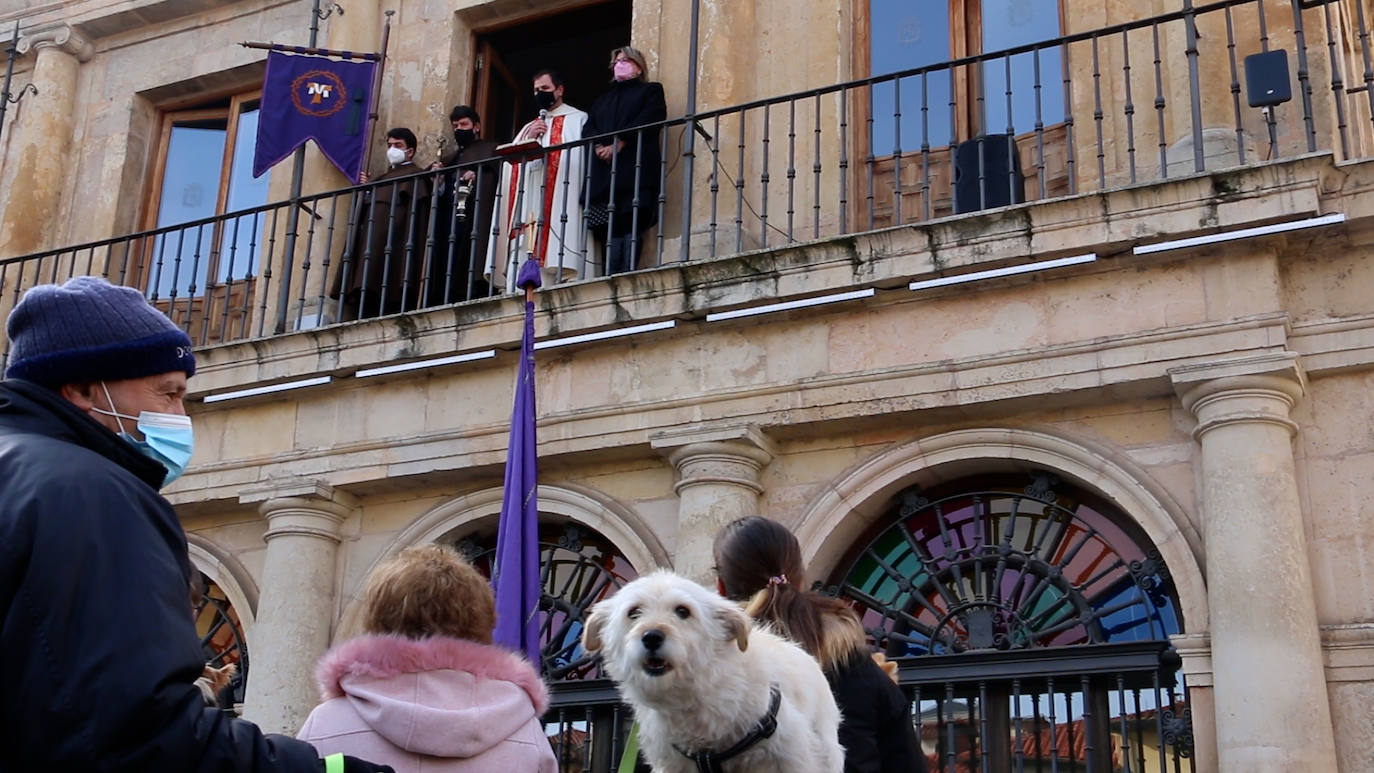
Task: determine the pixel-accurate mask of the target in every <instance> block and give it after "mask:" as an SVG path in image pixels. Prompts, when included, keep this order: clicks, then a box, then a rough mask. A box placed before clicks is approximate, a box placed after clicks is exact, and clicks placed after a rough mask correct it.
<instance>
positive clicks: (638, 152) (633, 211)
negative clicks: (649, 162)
mask: <svg viewBox="0 0 1374 773" xmlns="http://www.w3.org/2000/svg"><path fill="white" fill-rule="evenodd" d="M643 159H644V130H643V129H638V130H637V133H636V135H635V178H634V196H633V197H632V198H631V199H630V254H629V256H628V263H627V267H628V269H629V270H630V271H634V270H635V269H637V268H639V261H638V257H639V207H640V201H639V181H640V169H641V167H642V166H643ZM563 211H564V213H565V214H564V216H563V222H564V224H565V225H566V224H567V221H568V217H567V214H566V213H567V197H566V196H564V209H563ZM684 225H685V226H686V227H687V228H688V229H689V230H690V229H691V224H690V223H686V224H684ZM690 257H691V255H690V253H689V254H688V258H690Z"/></svg>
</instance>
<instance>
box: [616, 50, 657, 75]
mask: <svg viewBox="0 0 1374 773" xmlns="http://www.w3.org/2000/svg"><path fill="white" fill-rule="evenodd" d="M621 54H624V55H625V58H626V59H629V60H630V61H631V62H634V63H635V64H636V65H637V66H638V67H639V79H640V80H648V78H649V65H647V64H645V62H644V54H641V53H640V52H639V49H637V48H635V47H634V46H621V47H620V48H617V49H615V50H614V51H612V52H611V65H610V66H611V67H614V66H615V60H616V59H617V58H618V57H619V56H620V55H621Z"/></svg>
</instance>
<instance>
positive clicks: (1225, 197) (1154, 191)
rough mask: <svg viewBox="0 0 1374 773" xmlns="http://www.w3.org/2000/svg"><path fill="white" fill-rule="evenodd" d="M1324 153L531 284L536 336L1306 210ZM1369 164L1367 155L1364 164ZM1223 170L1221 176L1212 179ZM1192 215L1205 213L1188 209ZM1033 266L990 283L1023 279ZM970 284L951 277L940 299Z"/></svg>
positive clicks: (249, 359) (485, 331)
mask: <svg viewBox="0 0 1374 773" xmlns="http://www.w3.org/2000/svg"><path fill="white" fill-rule="evenodd" d="M1330 166H1331V160H1330V157H1329V156H1326V155H1320V156H1309V157H1304V158H1299V159H1296V160H1290V161H1285V162H1277V163H1274V164H1268V165H1262V166H1257V167H1252V168H1247V169H1242V170H1236V171H1234V172H1229V173H1217V174H1211V175H1199V176H1194V177H1189V178H1183V179H1180V180H1171V181H1168V182H1164V183H1159V184H1154V185H1145V186H1136V187H1133V188H1128V189H1118V190H1114V191H1108V192H1102V193H1093V194H1085V195H1082V196H1076V197H1072V198H1064V199H1056V200H1051V201H1045V202H1036V203H1031V204H1025V205H1021V206H1018V207H1012V208H1009V209H1006V210H1002V211H997V212H993V213H989V214H986V215H973V216H961V217H951V218H944V219H940V220H934V221H930V222H928V223H923V224H920V225H915V226H900V227H896V228H889V229H886V230H883V231H876V232H868V233H862V234H854V235H848V236H842V237H835V238H831V239H827V240H822V241H817V242H810V243H799V244H794V245H790V246H787V247H781V248H773V249H768V250H761V251H756V252H753V253H746V254H743V255H738V256H734V257H730V258H722V259H716V260H699V261H692V262H688V263H677V264H669V265H665V266H663V267H661V268H658V269H653V270H647V271H641V272H636V273H634V274H626V275H621V276H616V277H612V278H609V279H595V280H587V281H583V282H577V283H572V284H568V285H560V286H557V287H554V288H550V289H548V290H544V291H541V292H540V293H539V294H538V296H537V298H538V312H537V315H536V319H535V329H536V335H537V336H538V337H540V338H545V337H550V336H562V335H571V334H579V333H589V332H595V331H599V330H607V329H612V328H616V327H621V326H624V325H627V324H634V323H642V322H652V321H660V320H667V319H693V318H703V317H704V316H705V315H706V314H707V313H708V312H712V311H724V310H728V309H731V308H739V307H742V306H748V305H753V304H758V303H765V302H776V301H781V300H790V299H796V298H804V297H807V296H811V295H817V294H820V293H831V292H839V291H843V290H848V289H858V288H866V287H877V288H904V287H905V285H906V284H907V283H908V282H910V281H912V280H915V279H921V278H929V277H932V276H937V275H941V274H943V273H944V272H947V271H950V270H957V271H964V270H972V269H986V268H993V267H999V266H1003V265H1009V264H1013V263H1023V262H1026V261H1027V260H1032V259H1033V260H1042V259H1046V258H1051V257H1056V256H1060V255H1067V254H1070V253H1074V254H1077V253H1082V252H1086V251H1091V250H1096V251H1097V252H1098V253H1099V254H1100V255H1103V256H1128V255H1129V253H1130V248H1131V246H1132V245H1134V244H1136V243H1138V242H1140V241H1142V240H1153V239H1157V238H1163V237H1165V236H1188V235H1193V234H1195V233H1198V232H1200V231H1207V230H1215V229H1218V228H1238V227H1243V226H1248V225H1255V224H1259V223H1266V222H1272V221H1274V220H1276V219H1284V218H1292V217H1298V216H1301V215H1304V214H1312V213H1315V212H1317V211H1318V210H1319V209H1320V207H1319V204H1320V201H1319V183H1320V179H1321V176H1322V173H1323V172H1324V171H1326V170H1329V169H1330ZM1359 169H1361V170H1365V169H1368V170H1369V172H1370V174H1372V175H1374V163H1372V164H1369V165H1367V166H1364V167H1359ZM1223 177H1225V178H1226V182H1225V184H1224V185H1223V184H1222V183H1220V182H1219V180H1220V179H1221V178H1223ZM1199 213H1202V214H1203V216H1202V217H1201V218H1199ZM1176 259H1177V257H1176V256H1174V255H1171V254H1168V253H1166V254H1163V255H1162V256H1151V257H1148V258H1133V257H1112V258H1110V259H1109V260H1103V261H1101V262H1099V264H1098V265H1096V266H1085V267H1080V268H1078V269H1073V271H1080V272H1084V273H1086V272H1091V271H1110V270H1119V269H1121V268H1123V266H1122V265H1121V264H1119V263H1118V262H1117V261H1131V263H1132V264H1133V265H1140V264H1148V263H1152V262H1155V261H1159V262H1165V261H1169V260H1176ZM1029 281H1034V279H1033V278H1031V277H1021V278H1016V279H1006V280H991V283H990V284H996V283H1012V282H1029ZM954 292H967V288H957V287H956V288H950V289H948V290H947V291H945V292H944V293H940V292H936V293H931V294H929V295H928V296H926V297H932V298H933V297H941V295H948V294H950V293H954ZM522 324H523V322H522V304H520V303H519V302H518V300H517V299H515V298H514V297H513V296H509V297H503V298H499V299H495V300H487V301H476V302H469V303H465V304H460V305H457V306H452V307H448V308H443V309H436V310H433V311H427V312H423V313H416V314H406V315H398V316H394V317H387V318H382V319H379V320H375V321H370V322H364V323H357V324H348V325H334V326H329V327H324V328H317V329H314V330H308V331H303V332H300V333H294V334H289V335H284V336H275V337H269V338H261V339H254V340H250V341H243V342H238V343H233V344H225V345H221V346H214V347H208V348H205V349H202V350H200V351H199V352H198V353H197V354H198V357H199V359H200V367H199V372H198V374H197V377H196V379H195V380H194V381H193V382H192V384H191V386H192V390H193V392H192V396H193V397H196V396H201V395H204V394H206V393H207V392H215V391H225V390H230V389H241V388H245V387H248V386H256V385H262V384H268V383H272V382H274V381H283V380H287V379H295V378H303V377H306V376H313V375H326V374H333V375H340V376H346V375H351V373H352V372H354V371H356V370H358V369H361V368H365V367H373V366H378V365H384V364H396V363H401V362H407V361H414V360H419V359H425V358H430V357H442V356H447V355H451V354H454V353H457V352H467V351H477V350H482V349H487V348H496V349H515V348H518V346H519V340H520V334H521V329H522Z"/></svg>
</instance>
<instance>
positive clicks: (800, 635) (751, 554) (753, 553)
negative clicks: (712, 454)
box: [714, 515, 927, 773]
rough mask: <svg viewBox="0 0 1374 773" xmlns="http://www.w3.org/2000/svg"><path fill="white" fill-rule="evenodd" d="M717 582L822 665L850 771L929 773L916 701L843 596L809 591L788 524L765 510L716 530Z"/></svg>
mask: <svg viewBox="0 0 1374 773" xmlns="http://www.w3.org/2000/svg"><path fill="white" fill-rule="evenodd" d="M714 553H715V561H716V577H717V579H716V585H717V588H718V589H719V590H720V593H721V595H723V596H725V597H726V598H729V599H732V600H734V601H737V602H740V603H743V604H744V605H745V611H746V612H747V613H748V614H749V616H750V617H753V618H754V619H755V620H758V621H759V622H761V623H765V624H767V625H769V626H771V627H772V628H773V630H774V631H776V632H777V633H778V634H780V635H782V636H786V637H787V638H789V639H791V640H792V641H795V642H796V643H797V644H799V645H801V647H802V649H804V650H806V651H807V652H808V653H810V654H811V655H812V656H813V657H815V658H816V660H817V661H818V662H819V663H820V665H821V670H822V671H824V672H825V676H826V679H828V680H829V681H830V690H831V692H832V693H834V695H835V702H836V703H838V704H839V706H840V713H841V715H842V721H841V724H840V744H841V745H842V746H844V748H845V760H844V770H845V773H925V771H926V768H927V766H926V758H925V754H924V753H923V752H922V750H921V745H920V742H919V741H918V740H917V738H916V732H915V730H914V728H913V727H912V724H911V713H910V709H909V706H910V704H909V701H907V699H906V695H905V694H904V693H903V692H902V691H901V689H900V688H898V687H897V685H896V683H895V681H894V677H892V676H889V674H888V673H887V672H886V671H884V669H883V668H881V667H880V666H879V665H878V664H877V663H876V662H875V661H874V660H873V657H872V652H871V651H870V650H869V648H868V643H867V637H866V635H865V634H864V630H863V625H862V624H861V623H860V622H859V618H858V616H857V615H855V614H854V611H853V610H852V609H850V608H849V605H848V604H846V603H844V602H843V601H841V600H839V599H836V598H830V597H829V596H822V595H820V594H818V593H813V592H811V591H808V590H806V589H805V588H806V568H805V567H804V566H803V565H802V555H801V545H800V544H799V543H798V542H797V538H796V537H795V536H793V535H792V532H790V531H788V529H787V527H785V526H783V525H782V524H780V523H778V522H777V521H772V520H769V519H767V518H763V517H761V516H757V515H751V516H748V517H745V518H741V519H739V520H737V521H733V522H731V523H729V524H727V525H726V526H725V528H724V529H722V530H721V531H720V533H719V534H717V535H716V540H715V546H714Z"/></svg>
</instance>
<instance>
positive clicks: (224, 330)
mask: <svg viewBox="0 0 1374 773" xmlns="http://www.w3.org/2000/svg"><path fill="white" fill-rule="evenodd" d="M239 220H240V218H237V217H236V218H234V224H233V226H232V227H230V229H229V265H228V266H226V267H225V273H224V276H225V282H224V303H223V304H221V307H220V318H219V330H220V339H221V340H223V339H224V337H225V336H227V335H228V334H229V302H230V299H232V298H233V297H234V267H235V266H236V264H237V262H238V249H239ZM207 327H208V325H207Z"/></svg>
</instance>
